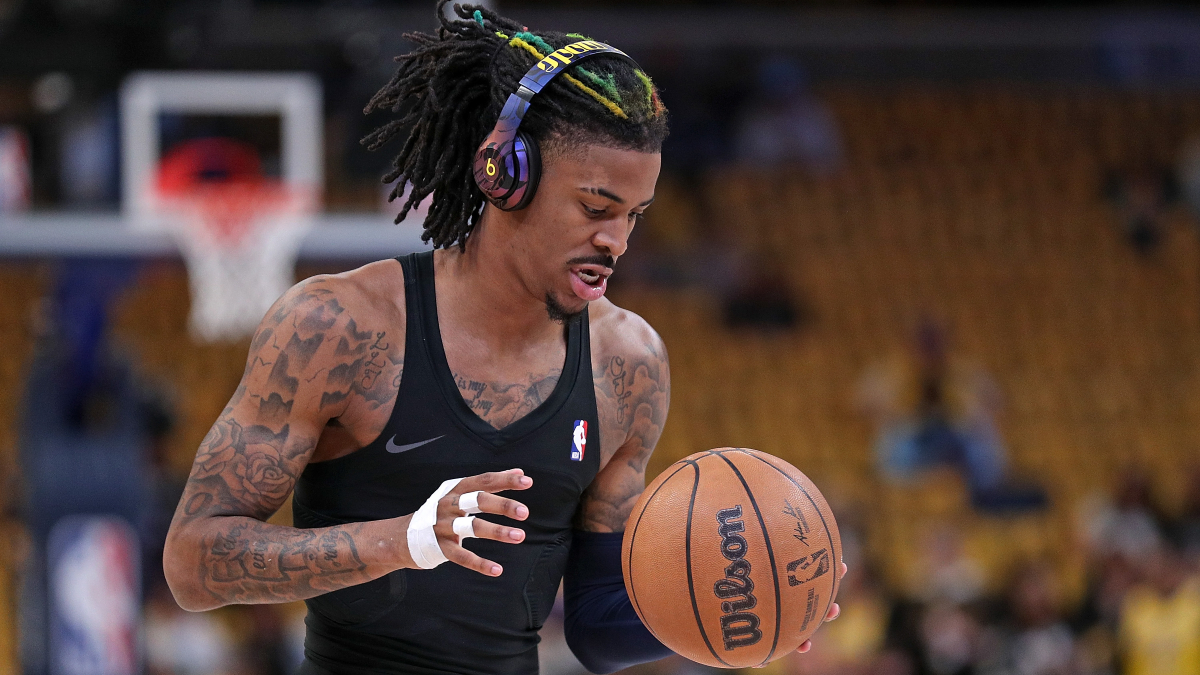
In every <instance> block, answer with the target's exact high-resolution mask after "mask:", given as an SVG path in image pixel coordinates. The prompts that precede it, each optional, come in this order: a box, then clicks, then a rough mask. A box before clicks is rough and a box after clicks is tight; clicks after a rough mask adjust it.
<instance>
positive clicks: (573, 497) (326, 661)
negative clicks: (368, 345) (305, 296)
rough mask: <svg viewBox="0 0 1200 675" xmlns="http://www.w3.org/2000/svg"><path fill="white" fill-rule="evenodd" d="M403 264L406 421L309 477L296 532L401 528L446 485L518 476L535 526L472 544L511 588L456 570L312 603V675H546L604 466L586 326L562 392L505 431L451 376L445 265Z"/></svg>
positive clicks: (575, 328)
mask: <svg viewBox="0 0 1200 675" xmlns="http://www.w3.org/2000/svg"><path fill="white" fill-rule="evenodd" d="M398 260H399V261H400V263H401V265H402V266H403V270H404V295H405V298H406V300H407V304H408V311H407V314H408V317H407V326H408V335H407V337H406V339H405V346H404V371H403V375H402V377H401V381H400V389H399V393H398V395H397V397H396V403H395V408H394V410H393V411H392V414H391V417H390V419H389V420H388V422H387V426H386V427H384V431H383V433H382V434H381V435H380V436H379V438H377V439H376V440H375V441H373V442H371V443H370V444H369V445H367V446H365V447H363V448H361V449H359V450H357V451H355V452H353V453H351V454H349V455H345V456H343V457H339V458H337V459H333V460H329V461H324V462H317V463H313V464H309V465H308V466H307V467H306V468H305V470H304V472H303V474H302V475H301V476H300V478H299V480H298V482H297V484H296V492H295V496H294V499H293V503H292V505H293V516H294V522H295V524H296V526H297V527H303V528H312V527H327V526H331V525H338V524H343V523H348V522H358V521H366V520H378V519H383V518H393V517H396V516H402V515H406V514H409V513H412V512H414V511H416V510H417V508H418V507H420V506H421V504H422V503H424V501H425V500H426V499H427V498H428V497H429V495H430V494H431V493H433V491H434V490H435V489H437V487H438V486H439V485H440V484H441V483H442V481H444V480H446V479H449V478H458V477H466V476H472V475H475V474H479V473H483V472H486V471H503V470H506V469H512V468H520V469H523V470H524V471H525V473H526V475H529V476H531V477H532V478H533V487H531V488H530V489H528V490H521V491H512V492H511V493H502V494H505V495H506V496H510V497H513V498H515V499H518V500H520V501H521V502H522V503H524V504H525V505H526V506H528V507H529V518H528V519H527V520H525V521H523V522H519V523H518V522H516V521H512V520H509V519H507V518H504V517H501V516H494V515H489V514H482V517H484V518H486V519H487V520H490V521H493V522H496V523H500V524H503V525H513V526H519V527H521V528H522V529H524V530H525V541H524V542H522V543H520V544H515V545H514V544H504V543H500V542H495V541H490V540H485V539H468V540H466V542H465V544H464V545H465V547H466V548H468V549H470V550H471V551H474V552H475V553H477V554H478V555H480V556H483V557H484V558H487V559H489V560H493V561H495V562H497V563H500V564H501V565H502V566H503V567H504V572H503V574H501V575H500V576H499V577H495V578H493V577H485V576H484V575H482V574H479V573H478V572H475V571H473V570H468V569H466V568H464V567H461V566H459V565H456V564H454V563H452V562H446V563H443V564H442V565H440V566H439V567H437V568H435V569H432V570H399V571H396V572H392V573H391V574H388V575H386V576H384V577H380V578H379V579H376V580H374V581H370V582H367V583H365V584H360V585H358V586H352V587H349V588H345V589H341V590H338V591H334V592H332V593H327V594H325V595H321V596H318V597H315V598H312V599H310V600H308V601H307V604H308V615H307V617H306V619H305V623H306V625H307V633H306V636H305V642H304V651H305V660H306V662H305V666H304V668H303V669H302V671H301V672H310V673H320V672H322V671H325V672H331V673H336V674H339V675H340V674H341V673H352V674H358V673H428V674H433V673H464V674H465V673H470V674H472V675H475V674H478V673H495V674H497V675H507V674H517V673H520V674H523V675H531V674H535V673H537V672H538V660H537V644H538V640H539V638H538V634H537V631H538V629H539V628H541V626H542V623H543V622H544V621H545V620H546V617H547V615H548V614H549V612H550V609H551V607H552V606H553V604H554V598H555V595H556V593H557V591H558V586H559V582H560V580H561V579H562V576H563V571H564V568H565V567H566V562H567V552H568V549H569V548H570V544H571V541H570V539H571V522H572V519H573V517H574V515H575V511H576V509H577V508H578V506H579V499H580V496H581V495H582V494H583V491H584V488H586V487H587V486H588V485H589V484H590V483H591V481H592V478H593V477H595V475H596V472H597V471H598V470H599V467H600V438H599V423H598V418H597V415H596V394H595V389H594V384H593V381H592V365H591V348H590V343H589V335H588V319H587V314H586V312H585V313H584V314H582V315H581V316H579V317H577V318H575V319H574V320H572V321H570V322H568V324H567V326H566V327H565V332H566V336H567V356H566V361H565V363H564V364H563V371H562V374H561V375H560V377H559V379H558V383H557V385H556V386H555V388H554V391H553V392H552V393H551V394H550V396H549V397H548V398H547V399H546V400H545V401H543V402H542V403H541V405H539V406H538V407H537V408H536V409H535V410H533V411H532V412H531V413H529V414H528V415H526V416H525V417H523V418H521V419H519V420H517V421H516V422H514V423H512V424H511V425H509V426H507V427H505V428H503V429H495V428H494V427H492V426H491V425H489V424H488V423H487V422H484V421H483V420H482V419H481V418H479V417H478V416H477V415H476V414H475V413H474V412H473V411H472V410H471V409H470V407H468V405H467V403H466V401H464V400H463V398H462V395H461V394H460V393H459V388H458V386H457V385H456V383H455V380H454V376H453V375H452V374H451V372H450V367H449V365H447V362H446V353H445V350H444V349H443V346H442V340H441V332H440V329H439V328H438V317H437V303H436V300H435V298H436V296H435V292H434V283H433V282H434V279H433V254H432V253H429V252H426V253H418V254H413V255H410V256H404V257H402V258H399V259H398ZM396 535H397V538H399V539H402V538H403V537H404V536H405V534H404V532H397V533H396Z"/></svg>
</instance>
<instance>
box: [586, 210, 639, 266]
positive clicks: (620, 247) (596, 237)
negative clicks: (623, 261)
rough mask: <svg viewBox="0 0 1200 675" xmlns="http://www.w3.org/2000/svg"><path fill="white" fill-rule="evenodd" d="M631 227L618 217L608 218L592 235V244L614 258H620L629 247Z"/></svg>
mask: <svg viewBox="0 0 1200 675" xmlns="http://www.w3.org/2000/svg"><path fill="white" fill-rule="evenodd" d="M631 229H632V228H631V227H628V226H627V225H625V223H623V222H621V221H620V220H619V219H617V218H611V219H609V220H606V221H604V223H603V224H602V226H601V227H600V229H599V230H597V231H596V233H595V234H593V235H592V245H593V246H595V247H596V248H598V249H600V250H601V251H604V252H605V253H607V254H608V255H610V256H612V257H613V258H619V257H621V255H622V254H624V253H625V249H627V248H629V232H630V230H631Z"/></svg>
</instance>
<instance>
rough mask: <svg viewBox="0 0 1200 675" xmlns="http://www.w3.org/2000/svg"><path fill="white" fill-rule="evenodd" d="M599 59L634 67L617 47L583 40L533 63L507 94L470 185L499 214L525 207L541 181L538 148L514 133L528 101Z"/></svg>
mask: <svg viewBox="0 0 1200 675" xmlns="http://www.w3.org/2000/svg"><path fill="white" fill-rule="evenodd" d="M601 54H612V55H613V56H617V57H619V58H621V59H624V60H626V61H628V62H629V63H631V64H633V66H634V67H637V62H636V61H634V60H633V59H632V58H630V57H629V55H628V54H626V53H625V52H623V51H621V50H620V49H617V48H616V47H612V46H610V45H606V44H604V43H603V42H596V41H595V40H582V41H580V42H574V43H572V44H569V45H567V46H566V47H563V48H562V49H557V50H555V51H553V52H551V53H550V54H549V55H547V56H546V57H544V58H543V59H542V60H541V61H538V62H537V63H536V64H534V66H533V67H532V68H530V69H529V72H527V73H525V76H524V77H522V78H521V84H520V86H518V87H517V90H516V91H515V92H513V93H512V94H509V96H508V100H507V101H505V102H504V108H503V109H502V110H501V111H500V118H499V119H497V120H496V126H495V127H494V128H493V129H492V133H490V134H488V137H487V138H485V139H484V141H483V144H482V145H480V146H479V150H478V151H476V153H475V166H474V173H475V184H476V185H478V186H479V189H480V190H482V191H483V195H484V196H485V197H487V199H488V201H489V202H491V203H492V204H493V205H495V206H496V207H497V208H499V209H500V210H501V211H516V210H518V209H523V208H525V207H526V206H528V205H529V202H530V201H531V200H532V199H533V193H534V192H535V191H536V190H537V186H538V180H539V179H540V178H541V173H542V159H541V155H540V154H539V153H538V147H537V143H535V142H534V140H533V139H532V138H530V137H529V136H527V135H526V134H523V133H521V132H520V131H518V129H517V128H518V127H519V126H520V125H521V120H522V119H523V118H524V117H525V113H526V112H528V111H529V105H530V101H532V100H533V97H534V95H536V94H537V93H538V92H540V91H541V90H542V88H543V87H545V86H546V85H547V84H549V83H550V80H553V79H554V76H555V75H558V74H559V73H562V72H565V71H566V70H567V68H570V67H571V66H573V65H575V64H577V63H579V62H580V61H583V60H584V59H588V58H591V57H593V56H599V55H601Z"/></svg>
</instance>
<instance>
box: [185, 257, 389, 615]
mask: <svg viewBox="0 0 1200 675" xmlns="http://www.w3.org/2000/svg"><path fill="white" fill-rule="evenodd" d="M355 290H356V289H354V288H353V285H352V284H351V283H348V282H346V281H345V280H341V279H336V278H329V277H316V278H314V279H312V280H309V281H307V282H305V283H302V284H300V285H298V286H296V287H295V288H293V289H292V290H290V291H289V292H288V293H287V294H285V295H284V296H283V297H282V298H280V300H279V301H278V302H277V303H276V304H275V306H274V307H272V308H271V310H270V311H269V312H268V313H267V316H266V317H265V318H264V319H263V322H262V324H261V325H260V326H259V328H258V331H257V332H256V333H255V336H254V339H253V341H252V342H251V345H250V354H249V356H248V358H247V360H246V370H245V373H244V374H243V375H242V381H241V384H240V385H239V386H238V388H237V390H236V391H235V392H234V394H233V398H232V399H230V401H229V404H228V405H227V406H226V407H225V410H224V411H223V412H222V413H221V416H220V417H219V418H218V419H217V421H216V423H215V424H213V426H212V429H211V430H210V431H209V432H208V435H207V436H206V437H205V438H204V441H203V442H202V443H201V445H200V449H199V451H198V452H197V453H196V459H195V462H194V463H193V465H192V472H191V476H190V477H189V478H188V482H187V486H186V488H185V489H184V493H183V497H182V499H181V500H180V503H179V507H178V508H177V509H176V511H175V518H174V520H173V521H172V523H171V530H170V532H169V534H168V535H167V543H166V550H165V555H164V557H163V564H164V570H165V572H166V576H167V581H168V583H169V584H170V586H171V590H172V591H173V592H174V594H175V598H176V600H177V601H178V602H179V604H180V606H182V607H183V608H185V609H189V610H201V609H210V608H212V607H219V606H221V605H225V604H229V603H235V602H248V603H263V602H287V601H290V600H297V599H301V598H306V597H311V596H314V595H318V594H321V593H324V592H327V591H330V590H334V589H337V588H342V587H344V586H349V585H352V584H357V583H362V582H364V581H368V580H370V579H373V578H376V577H379V576H382V575H383V574H386V573H388V572H390V571H392V569H395V568H396V567H398V566H399V565H400V564H401V563H402V562H403V555H402V551H401V550H400V549H401V548H403V547H400V546H397V545H396V542H397V536H396V535H397V533H400V534H403V531H404V530H403V528H402V527H401V526H400V524H399V523H388V522H386V521H381V522H376V523H356V524H352V525H345V526H341V527H332V528H324V529H314V530H300V529H295V528H290V527H280V526H275V525H269V524H267V523H265V522H263V521H264V520H266V519H267V518H269V517H270V516H271V514H273V513H274V512H275V511H276V510H278V509H279V507H280V506H282V505H283V503H284V501H285V500H286V499H287V497H288V495H289V494H291V491H292V488H293V486H294V485H295V482H296V479H297V477H299V475H300V472H301V471H303V470H304V466H305V465H306V464H307V463H308V460H309V458H310V457H311V455H312V452H313V450H314V448H315V447H316V445H317V440H318V439H319V438H320V434H321V431H322V430H323V429H324V427H325V425H326V423H328V422H329V420H331V419H334V418H336V417H338V416H339V415H341V414H343V413H344V412H346V410H347V408H349V406H350V403H351V397H356V398H357V399H358V401H356V403H358V404H362V405H367V406H370V405H375V406H385V405H388V404H390V403H391V400H390V399H389V396H394V393H395V392H394V391H392V392H391V393H390V394H389V393H388V392H387V386H386V385H387V384H388V383H390V379H389V378H388V377H381V375H384V374H385V371H386V374H388V375H391V374H392V373H396V375H398V373H399V371H400V369H401V368H402V358H403V350H402V347H401V348H397V347H396V345H397V344H400V345H402V344H403V338H402V336H395V335H389V334H388V331H387V330H385V329H383V327H382V326H361V325H359V323H358V322H357V321H356V320H355V314H360V315H368V314H367V313H366V312H363V311H361V308H359V307H356V305H359V304H360V298H358V297H357V296H358V295H359V294H358V293H355V292H354V291H355ZM356 309H357V310H359V311H358V312H356V311H354V310H356ZM381 323H383V322H382V321H381ZM387 323H389V324H390V325H392V326H394V325H396V323H395V322H394V321H389V322H387ZM399 325H400V326H403V325H404V324H403V323H402V322H401V323H400V324H399ZM389 327H390V326H389ZM376 329H378V330H376ZM397 338H399V340H397Z"/></svg>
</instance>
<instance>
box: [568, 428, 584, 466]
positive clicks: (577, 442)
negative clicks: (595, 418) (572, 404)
mask: <svg viewBox="0 0 1200 675" xmlns="http://www.w3.org/2000/svg"><path fill="white" fill-rule="evenodd" d="M586 445H587V420H575V433H573V434H571V459H572V460H574V461H576V462H582V461H583V449H584V447H585V446H586Z"/></svg>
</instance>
